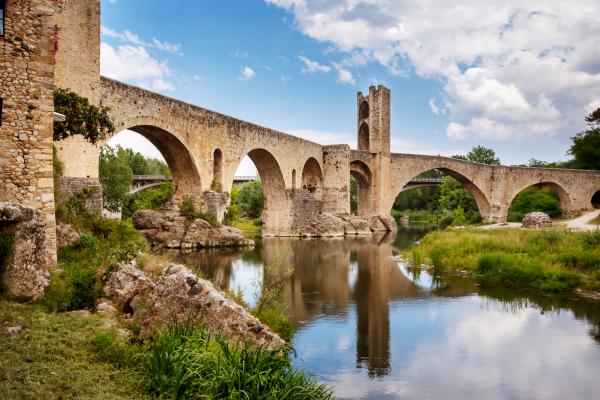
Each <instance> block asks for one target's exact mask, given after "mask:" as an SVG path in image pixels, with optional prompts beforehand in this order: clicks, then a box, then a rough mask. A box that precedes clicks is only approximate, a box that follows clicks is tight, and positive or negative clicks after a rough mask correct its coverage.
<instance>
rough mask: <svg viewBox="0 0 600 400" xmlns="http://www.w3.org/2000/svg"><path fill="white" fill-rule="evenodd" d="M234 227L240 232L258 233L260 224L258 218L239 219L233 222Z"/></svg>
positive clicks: (260, 227)
mask: <svg viewBox="0 0 600 400" xmlns="http://www.w3.org/2000/svg"><path fill="white" fill-rule="evenodd" d="M234 227H236V228H238V229H239V230H242V231H256V232H260V230H261V229H262V226H261V224H260V218H255V219H249V218H239V219H238V220H236V221H235V223H234Z"/></svg>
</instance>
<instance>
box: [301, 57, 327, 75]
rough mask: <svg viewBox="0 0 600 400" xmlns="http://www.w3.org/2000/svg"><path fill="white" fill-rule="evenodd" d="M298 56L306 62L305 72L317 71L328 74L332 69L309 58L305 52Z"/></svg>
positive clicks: (303, 69) (303, 68) (312, 72)
mask: <svg viewBox="0 0 600 400" xmlns="http://www.w3.org/2000/svg"><path fill="white" fill-rule="evenodd" d="M298 58H299V59H300V61H302V62H303V63H304V67H302V73H303V74H314V73H315V72H321V73H323V74H327V73H329V71H331V67H329V66H327V65H323V64H319V63H318V62H317V61H313V60H311V59H309V58H308V57H306V56H305V55H304V54H300V55H299V56H298Z"/></svg>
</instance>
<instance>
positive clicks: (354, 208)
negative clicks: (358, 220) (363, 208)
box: [350, 175, 395, 215]
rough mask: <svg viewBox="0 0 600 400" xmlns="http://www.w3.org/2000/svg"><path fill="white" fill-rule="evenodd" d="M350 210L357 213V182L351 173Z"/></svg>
mask: <svg viewBox="0 0 600 400" xmlns="http://www.w3.org/2000/svg"><path fill="white" fill-rule="evenodd" d="M394 208H395V207H394ZM350 212H351V213H352V214H354V215H356V214H357V213H358V184H357V183H356V179H354V177H353V176H352V175H350Z"/></svg>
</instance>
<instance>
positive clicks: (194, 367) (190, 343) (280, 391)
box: [146, 323, 331, 399]
mask: <svg viewBox="0 0 600 400" xmlns="http://www.w3.org/2000/svg"><path fill="white" fill-rule="evenodd" d="M146 377H147V379H146V380H147V385H148V388H149V389H150V391H151V392H153V393H155V394H157V395H159V396H163V397H165V398H173V399H197V398H214V399H224V398H227V399H328V398H331V393H330V391H329V389H328V388H326V387H325V386H323V385H320V384H318V383H316V382H315V381H313V380H311V378H310V377H309V376H307V375H306V374H304V373H302V372H300V371H298V370H296V369H294V368H293V367H292V365H291V362H290V360H289V358H288V353H287V351H285V350H268V349H264V348H252V347H250V346H249V345H244V346H241V347H236V346H233V345H232V344H230V343H228V342H227V341H226V340H225V339H223V338H222V337H221V336H216V337H213V336H211V335H209V334H208V333H207V332H206V331H204V330H203V329H201V328H195V327H193V326H192V325H190V324H182V323H174V324H173V325H172V326H170V327H168V328H167V329H165V330H163V331H162V332H161V333H160V334H159V335H158V336H157V337H155V340H154V342H153V344H152V348H151V349H150V355H149V357H148V360H147V362H146Z"/></svg>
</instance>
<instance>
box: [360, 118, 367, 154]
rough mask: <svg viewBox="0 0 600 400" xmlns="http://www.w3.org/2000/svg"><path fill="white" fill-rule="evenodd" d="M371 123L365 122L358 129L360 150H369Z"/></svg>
mask: <svg viewBox="0 0 600 400" xmlns="http://www.w3.org/2000/svg"><path fill="white" fill-rule="evenodd" d="M369 147H370V146H369V125H368V124H367V123H366V122H363V123H362V124H361V125H360V129H359V130H358V150H369Z"/></svg>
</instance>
